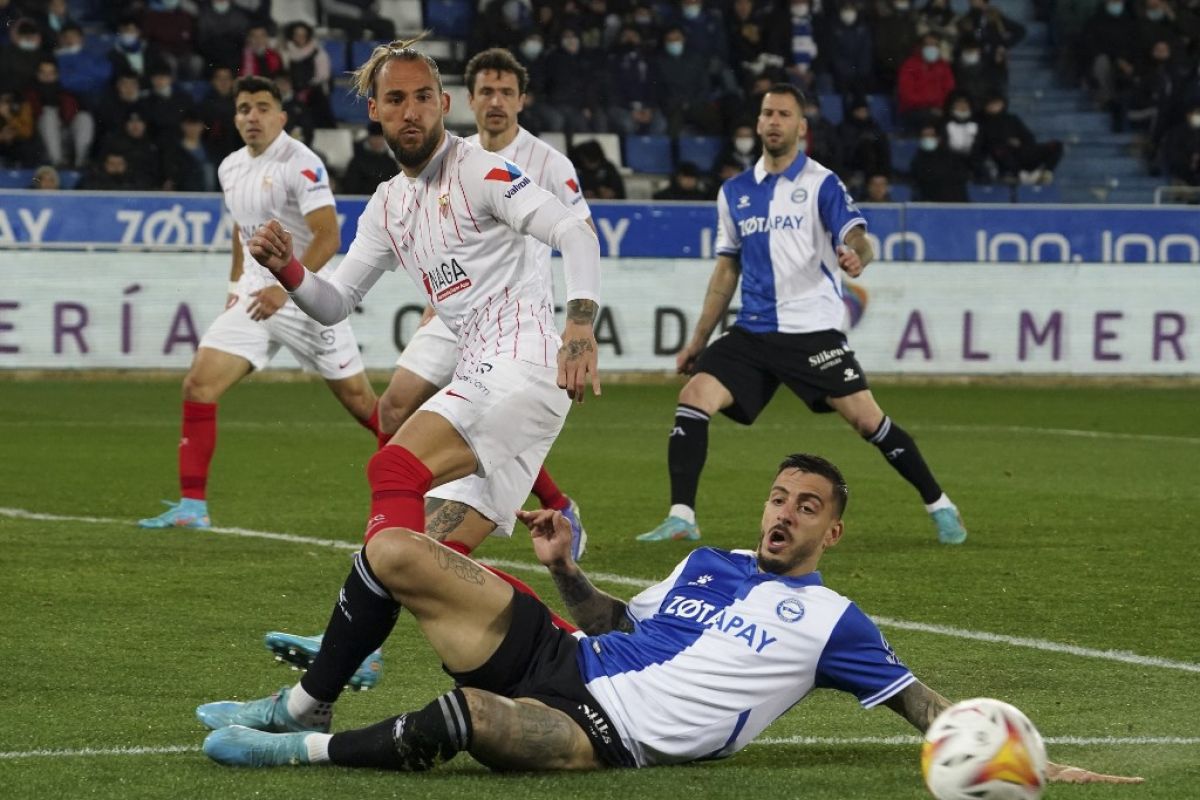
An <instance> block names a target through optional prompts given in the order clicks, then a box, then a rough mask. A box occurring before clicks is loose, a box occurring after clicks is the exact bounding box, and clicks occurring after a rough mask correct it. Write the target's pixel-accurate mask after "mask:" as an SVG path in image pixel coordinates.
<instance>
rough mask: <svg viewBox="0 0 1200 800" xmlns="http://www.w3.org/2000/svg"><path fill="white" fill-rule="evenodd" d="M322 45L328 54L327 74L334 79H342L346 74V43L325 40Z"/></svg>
mask: <svg viewBox="0 0 1200 800" xmlns="http://www.w3.org/2000/svg"><path fill="white" fill-rule="evenodd" d="M322 44H324V45H325V52H326V53H328V54H329V72H330V73H331V74H332V75H333V77H334V78H340V77H343V76H344V74H345V72H346V43H345V42H343V41H342V40H341V39H326V40H325V41H324V42H323V43H322Z"/></svg>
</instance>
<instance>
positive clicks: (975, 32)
mask: <svg viewBox="0 0 1200 800" xmlns="http://www.w3.org/2000/svg"><path fill="white" fill-rule="evenodd" d="M958 31H959V37H960V39H965V38H970V39H972V40H973V41H975V42H977V43H978V44H979V47H980V50H981V52H982V57H983V61H984V62H985V63H987V64H990V65H992V66H993V67H994V68H995V69H997V70H999V71H1000V73H1001V74H1002V75H1003V76H1004V77H1005V84H1007V76H1008V51H1009V50H1011V49H1012V48H1013V46H1014V45H1016V44H1017V43H1018V42H1020V41H1021V40H1022V39H1024V38H1025V28H1024V27H1023V26H1022V25H1021V24H1020V23H1018V22H1016V21H1015V20H1012V19H1009V18H1008V17H1006V16H1004V15H1003V14H1001V13H1000V12H999V11H998V10H997V9H995V8H993V7H992V5H991V3H990V2H989V0H971V6H970V8H969V9H968V11H967V13H966V14H963V15H962V16H961V17H960V18H959V20H958Z"/></svg>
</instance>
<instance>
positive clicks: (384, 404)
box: [379, 391, 415, 433]
mask: <svg viewBox="0 0 1200 800" xmlns="http://www.w3.org/2000/svg"><path fill="white" fill-rule="evenodd" d="M414 410H415V409H414V408H412V404H411V402H410V401H408V400H406V399H405V398H404V397H401V396H399V395H397V394H396V393H395V392H391V391H387V392H384V393H383V395H382V396H381V397H380V398H379V427H380V428H381V429H383V430H384V431H385V432H387V433H395V432H396V431H398V430H400V426H401V425H403V424H404V421H405V420H406V419H408V418H409V417H410V416H412V413H413V411H414Z"/></svg>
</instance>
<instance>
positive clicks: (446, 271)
mask: <svg viewBox="0 0 1200 800" xmlns="http://www.w3.org/2000/svg"><path fill="white" fill-rule="evenodd" d="M421 282H422V283H423V284H424V285H425V294H427V295H429V298H430V299H431V300H437V301H441V300H445V299H446V298H447V297H450V296H452V295H456V294H458V293H459V292H461V291H463V290H464V289H468V288H470V286H471V279H470V277H468V276H467V271H466V270H465V269H463V268H462V267H461V266H459V264H458V259H454V258H452V259H450V263H445V262H443V263H441V264H439V265H438V266H436V267H434V268H433V269H430V270H426V271H425V272H423V273H422V275H421Z"/></svg>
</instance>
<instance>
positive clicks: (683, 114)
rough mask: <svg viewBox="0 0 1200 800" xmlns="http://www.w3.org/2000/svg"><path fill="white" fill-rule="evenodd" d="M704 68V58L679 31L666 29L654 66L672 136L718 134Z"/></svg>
mask: <svg viewBox="0 0 1200 800" xmlns="http://www.w3.org/2000/svg"><path fill="white" fill-rule="evenodd" d="M706 64H707V61H706V59H705V58H704V56H703V55H701V54H699V53H696V52H694V51H693V50H692V49H691V48H690V47H689V46H688V44H687V37H686V36H684V33H683V31H682V30H681V29H680V28H668V29H667V32H666V33H664V34H663V44H662V52H660V53H659V55H658V58H657V66H658V72H659V74H660V75H662V82H663V106H664V110H665V111H666V114H667V124H668V126H669V131H670V134H671V135H672V136H678V135H679V134H680V133H685V132H691V133H696V134H701V135H710V136H711V135H715V134H717V133H719V132H720V131H721V115H720V111H719V110H718V107H717V104H716V102H715V101H714V95H715V92H716V86H715V85H714V83H713V81H712V74H711V73H710V72H709V71H708V69H707V66H706Z"/></svg>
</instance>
